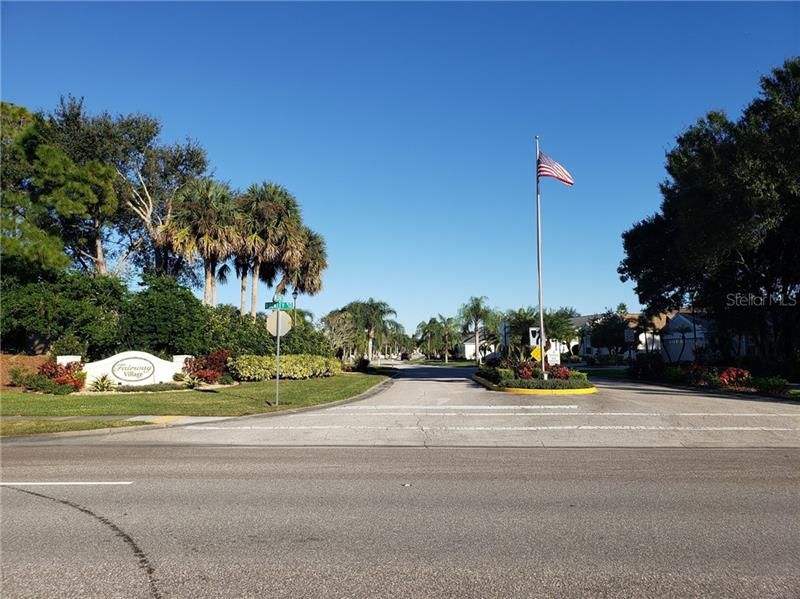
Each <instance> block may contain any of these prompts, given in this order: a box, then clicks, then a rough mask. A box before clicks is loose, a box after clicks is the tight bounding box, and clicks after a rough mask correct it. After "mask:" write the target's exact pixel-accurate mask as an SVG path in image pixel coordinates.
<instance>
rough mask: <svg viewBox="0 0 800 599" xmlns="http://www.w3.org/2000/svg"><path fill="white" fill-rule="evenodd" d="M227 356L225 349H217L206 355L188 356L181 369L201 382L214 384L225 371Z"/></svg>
mask: <svg viewBox="0 0 800 599" xmlns="http://www.w3.org/2000/svg"><path fill="white" fill-rule="evenodd" d="M228 357H229V354H228V352H226V351H225V350H217V351H213V352H211V353H210V354H208V356H206V357H200V358H189V359H188V360H186V363H185V364H184V365H183V371H184V372H185V373H186V374H187V375H188V376H190V377H192V378H195V379H197V380H199V381H201V382H203V383H210V384H216V383H218V382H219V380H220V379H221V378H222V373H223V372H225V368H226V366H227V363H228Z"/></svg>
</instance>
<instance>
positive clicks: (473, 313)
mask: <svg viewBox="0 0 800 599" xmlns="http://www.w3.org/2000/svg"><path fill="white" fill-rule="evenodd" d="M487 301H488V299H487V297H486V296H484V295H482V296H480V297H474V296H473V297H471V298H469V301H468V302H467V303H466V304H464V305H463V306H461V310H460V312H459V315H460V318H461V320H462V322H464V328H465V329H466V330H465V331H464V332H469V329H470V328H471V329H472V331H473V333H474V334H475V363H476V364H477V365H479V366H480V363H481V353H480V351H479V347H480V346H479V343H480V331H481V323H482V322H483V321H484V319H485V318H486V316H487V314H488V313H489V307H488V306H487V305H486V302H487Z"/></svg>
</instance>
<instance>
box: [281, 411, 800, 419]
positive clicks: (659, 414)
mask: <svg viewBox="0 0 800 599" xmlns="http://www.w3.org/2000/svg"><path fill="white" fill-rule="evenodd" d="M316 415H317V416H335V417H337V418H341V417H342V416H352V414H335V413H332V412H329V411H326V412H318V413H317V414H316ZM291 416H292V417H293V418H298V417H302V418H305V417H306V415H305V414H291ZM363 416H501V417H505V416H527V417H531V418H540V417H553V416H643V417H646V416H657V417H664V416H697V417H707V416H712V417H713V416H719V417H723V416H724V417H728V416H733V417H759V418H765V417H766V418H786V417H790V418H800V412H797V413H796V414H759V413H727V412H679V413H675V414H668V413H664V412H539V413H532V412H503V413H496V412H494V413H491V412H486V413H483V412H479V413H475V412H378V413H372V414H359V417H363Z"/></svg>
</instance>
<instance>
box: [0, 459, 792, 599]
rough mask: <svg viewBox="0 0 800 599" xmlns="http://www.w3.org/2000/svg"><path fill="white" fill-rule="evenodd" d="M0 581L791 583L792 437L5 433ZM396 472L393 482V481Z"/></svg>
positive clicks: (313, 587) (121, 593)
mask: <svg viewBox="0 0 800 599" xmlns="http://www.w3.org/2000/svg"><path fill="white" fill-rule="evenodd" d="M2 458H3V480H4V481H5V484H10V483H12V482H15V483H21V482H24V481H29V482H30V481H39V482H42V481H47V482H54V481H62V482H68V481H83V482H90V481H106V482H108V481H122V482H129V483H131V484H125V485H115V486H110V485H107V486H92V485H83V486H55V485H45V486H29V485H23V484H16V485H14V486H13V488H9V487H8V486H4V487H2V488H1V489H0V500H2V504H0V505H1V506H2V511H1V514H2V523H1V524H0V534H1V535H2V537H1V538H2V595H3V597H8V598H12V597H14V598H16V597H142V598H147V597H149V598H153V597H192V598H194V597H293V598H296V597H336V598H344V597H349V598H359V597H364V598H380V597H387V598H389V597H391V598H403V597H415V598H421V597H424V598H434V597H437V598H438V597H442V598H445V597H457V598H473V597H474V598H492V597H636V598H641V597H726V598H730V597H746V598H753V597H758V598H766V597H787V598H796V597H798V596H800V450H796V449H780V450H777V449H770V450H728V449H466V448H434V449H426V448H272V447H260V448H254V447H202V446H193V447H170V448H164V447H130V446H119V447H102V448H97V447H78V446H6V447H4V451H3V456H2ZM404 485H408V486H404Z"/></svg>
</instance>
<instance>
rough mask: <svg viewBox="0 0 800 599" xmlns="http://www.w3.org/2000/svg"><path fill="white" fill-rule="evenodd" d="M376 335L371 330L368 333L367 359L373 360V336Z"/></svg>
mask: <svg viewBox="0 0 800 599" xmlns="http://www.w3.org/2000/svg"><path fill="white" fill-rule="evenodd" d="M373 337H374V333H373V332H372V331H371V330H370V332H369V333H367V359H368V360H369V361H370V362H372V338H373Z"/></svg>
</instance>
